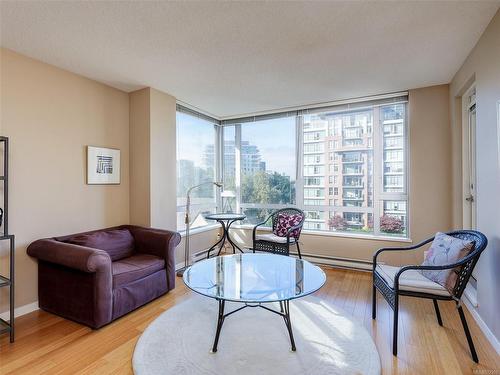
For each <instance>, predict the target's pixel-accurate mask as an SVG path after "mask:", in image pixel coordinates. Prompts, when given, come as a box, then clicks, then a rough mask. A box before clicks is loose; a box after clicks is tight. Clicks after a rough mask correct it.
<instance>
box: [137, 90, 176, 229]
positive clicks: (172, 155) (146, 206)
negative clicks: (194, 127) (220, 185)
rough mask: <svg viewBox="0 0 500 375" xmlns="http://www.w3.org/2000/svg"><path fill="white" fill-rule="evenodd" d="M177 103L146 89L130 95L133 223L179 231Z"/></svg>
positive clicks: (167, 96) (163, 94) (171, 98)
mask: <svg viewBox="0 0 500 375" xmlns="http://www.w3.org/2000/svg"><path fill="white" fill-rule="evenodd" d="M175 113H176V100H175V98H174V97H173V96H171V95H168V94H165V93H163V92H161V91H158V90H155V89H152V88H149V87H148V88H145V89H142V90H138V91H135V92H132V93H130V155H131V165H130V220H131V223H132V224H138V225H145V226H152V227H155V228H162V229H173V228H175V227H176V183H175V175H176V132H175V126H176V124H175V121H176V119H175Z"/></svg>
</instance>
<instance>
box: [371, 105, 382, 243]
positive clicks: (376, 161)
mask: <svg viewBox="0 0 500 375" xmlns="http://www.w3.org/2000/svg"><path fill="white" fill-rule="evenodd" d="M381 123H382V121H381V120H380V107H375V108H373V130H372V132H373V234H374V235H375V236H378V235H380V204H381V202H380V199H381V191H382V190H383V189H382V186H383V180H382V179H383V176H382V164H383V161H382V159H383V145H382V130H383V129H382V126H381Z"/></svg>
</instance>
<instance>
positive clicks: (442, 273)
mask: <svg viewBox="0 0 500 375" xmlns="http://www.w3.org/2000/svg"><path fill="white" fill-rule="evenodd" d="M473 246H474V243H473V242H472V241H465V240H462V239H460V238H456V237H452V236H448V235H447V234H445V233H441V232H438V233H436V236H435V237H434V241H433V242H432V245H431V247H430V248H429V250H428V252H427V255H426V256H425V259H424V262H423V263H422V265H423V266H445V265H447V264H452V263H455V262H458V261H459V260H460V259H462V258H463V257H465V256H467V255H468V254H469V252H470V251H471V250H472V248H473ZM459 270H460V269H447V270H422V271H420V272H421V273H422V275H423V276H425V277H427V278H428V279H430V280H432V281H435V282H436V283H438V284H440V285H442V286H443V287H445V288H446V289H447V290H448V291H449V292H450V293H453V288H454V287H455V283H456V281H457V274H458V271H459Z"/></svg>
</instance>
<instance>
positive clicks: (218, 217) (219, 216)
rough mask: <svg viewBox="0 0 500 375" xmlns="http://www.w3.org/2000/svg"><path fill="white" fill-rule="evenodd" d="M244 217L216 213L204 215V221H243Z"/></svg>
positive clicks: (234, 214)
mask: <svg viewBox="0 0 500 375" xmlns="http://www.w3.org/2000/svg"><path fill="white" fill-rule="evenodd" d="M245 218H246V215H243V214H236V213H232V212H228V213H222V212H221V213H217V214H208V215H205V219H208V220H244V219H245Z"/></svg>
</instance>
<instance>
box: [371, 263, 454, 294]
mask: <svg viewBox="0 0 500 375" xmlns="http://www.w3.org/2000/svg"><path fill="white" fill-rule="evenodd" d="M400 269H401V267H394V266H387V265H378V266H377V268H376V269H375V272H377V273H378V274H379V275H380V276H382V278H383V279H384V280H385V282H386V283H387V284H388V285H389V286H390V287H391V288H394V278H395V277H396V274H397V273H398V271H399V270H400ZM399 290H406V291H409V292H419V293H429V294H436V295H439V296H449V295H450V293H449V292H448V291H447V290H446V288H444V287H443V286H442V285H439V284H438V283H436V282H434V281H432V280H429V279H428V278H427V277H425V276H424V275H422V274H421V273H420V272H419V271H417V270H408V271H404V272H403V273H402V274H401V276H400V277H399Z"/></svg>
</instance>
